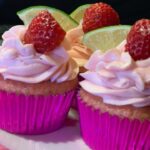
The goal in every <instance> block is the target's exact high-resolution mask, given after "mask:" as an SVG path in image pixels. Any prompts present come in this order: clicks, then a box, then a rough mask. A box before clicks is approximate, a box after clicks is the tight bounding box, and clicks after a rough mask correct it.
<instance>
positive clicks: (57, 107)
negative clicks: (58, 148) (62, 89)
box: [0, 90, 76, 134]
mask: <svg viewBox="0 0 150 150" xmlns="http://www.w3.org/2000/svg"><path fill="white" fill-rule="evenodd" d="M75 92H76V90H72V91H69V92H66V93H64V94H57V95H51V96H39V95H36V96H33V95H29V96H25V95H24V94H19V95H17V94H13V93H7V92H4V91H1V92H0V128H1V129H3V130H6V131H8V132H11V133H17V134H43V133H48V132H52V131H55V130H56V129H58V128H60V127H61V126H63V123H64V121H65V119H66V117H67V113H68V111H69V109H70V105H71V102H72V97H73V96H74V94H75Z"/></svg>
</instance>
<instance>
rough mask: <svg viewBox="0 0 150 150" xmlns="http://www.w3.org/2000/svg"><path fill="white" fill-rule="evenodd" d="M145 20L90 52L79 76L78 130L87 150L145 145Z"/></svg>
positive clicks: (149, 96)
mask: <svg viewBox="0 0 150 150" xmlns="http://www.w3.org/2000/svg"><path fill="white" fill-rule="evenodd" d="M149 30H150V20H148V19H142V20H139V21H138V22H136V23H135V24H134V25H133V27H132V29H131V31H130V32H129V34H128V37H127V41H124V42H123V43H121V45H119V46H118V47H116V48H113V49H110V50H108V51H107V52H105V53H101V52H100V51H96V52H95V53H93V55H92V56H91V57H90V59H89V61H88V63H87V64H86V68H87V70H88V71H87V72H85V73H83V74H81V76H82V77H83V78H84V80H83V81H82V82H80V85H81V87H82V88H81V90H80V92H79V97H78V107H79V113H80V126H81V134H82V137H83V139H84V140H85V142H86V143H87V144H88V145H89V146H90V147H91V148H92V149H93V150H100V149H101V150H114V149H117V150H135V149H136V150H149V149H150V73H149V70H150V32H149Z"/></svg>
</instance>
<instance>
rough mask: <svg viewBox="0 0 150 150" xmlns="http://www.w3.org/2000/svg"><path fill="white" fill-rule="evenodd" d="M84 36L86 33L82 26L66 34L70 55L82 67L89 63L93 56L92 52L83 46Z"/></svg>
mask: <svg viewBox="0 0 150 150" xmlns="http://www.w3.org/2000/svg"><path fill="white" fill-rule="evenodd" d="M83 35H84V32H83V30H82V25H81V24H80V25H79V26H78V27H76V28H73V29H71V30H70V31H68V32H67V34H66V39H67V40H68V41H69V43H70V48H69V50H68V53H69V55H70V56H71V57H72V58H73V59H74V60H75V61H76V63H77V64H78V65H79V66H80V67H82V66H84V65H85V64H86V63H87V61H88V59H89V57H90V56H91V54H92V50H90V49H89V48H87V47H86V46H85V45H83V44H82V37H83Z"/></svg>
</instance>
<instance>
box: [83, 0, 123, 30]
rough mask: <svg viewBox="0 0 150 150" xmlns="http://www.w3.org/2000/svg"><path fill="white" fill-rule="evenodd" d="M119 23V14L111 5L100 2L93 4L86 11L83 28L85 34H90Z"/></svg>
mask: <svg viewBox="0 0 150 150" xmlns="http://www.w3.org/2000/svg"><path fill="white" fill-rule="evenodd" d="M119 23H120V19H119V15H118V13H117V12H116V11H115V10H114V9H113V8H112V7H111V6H110V5H108V4H105V3H101V2H100V3H95V4H92V5H91V6H90V7H89V8H87V9H86V10H85V13H84V17H83V23H82V27H83V31H84V32H89V31H91V30H94V29H97V28H100V27H105V26H111V25H117V24H119Z"/></svg>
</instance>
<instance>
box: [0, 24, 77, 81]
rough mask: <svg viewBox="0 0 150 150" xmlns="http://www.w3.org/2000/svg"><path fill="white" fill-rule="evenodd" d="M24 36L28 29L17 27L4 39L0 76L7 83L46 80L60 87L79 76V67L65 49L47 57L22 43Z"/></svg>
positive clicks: (51, 53)
mask: <svg viewBox="0 0 150 150" xmlns="http://www.w3.org/2000/svg"><path fill="white" fill-rule="evenodd" d="M25 32H26V27H25V26H23V25H18V26H14V27H12V28H11V29H9V30H8V31H6V32H5V33H4V34H3V35H2V38H3V43H2V46H1V47H0V73H1V74H2V76H3V77H4V79H11V80H16V81H22V82H26V83H39V82H42V81H45V80H50V81H51V82H57V83H59V82H63V81H68V80H73V79H74V78H75V77H76V76H77V73H78V66H77V64H76V63H75V62H74V61H73V60H72V59H70V57H69V55H68V54H67V52H66V51H65V49H64V48H63V47H62V46H59V47H57V48H56V49H54V50H53V51H51V52H49V53H48V54H46V55H45V54H40V53H37V52H36V50H35V49H34V47H33V45H32V44H24V43H23V42H22V41H23V37H24V33H25Z"/></svg>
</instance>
